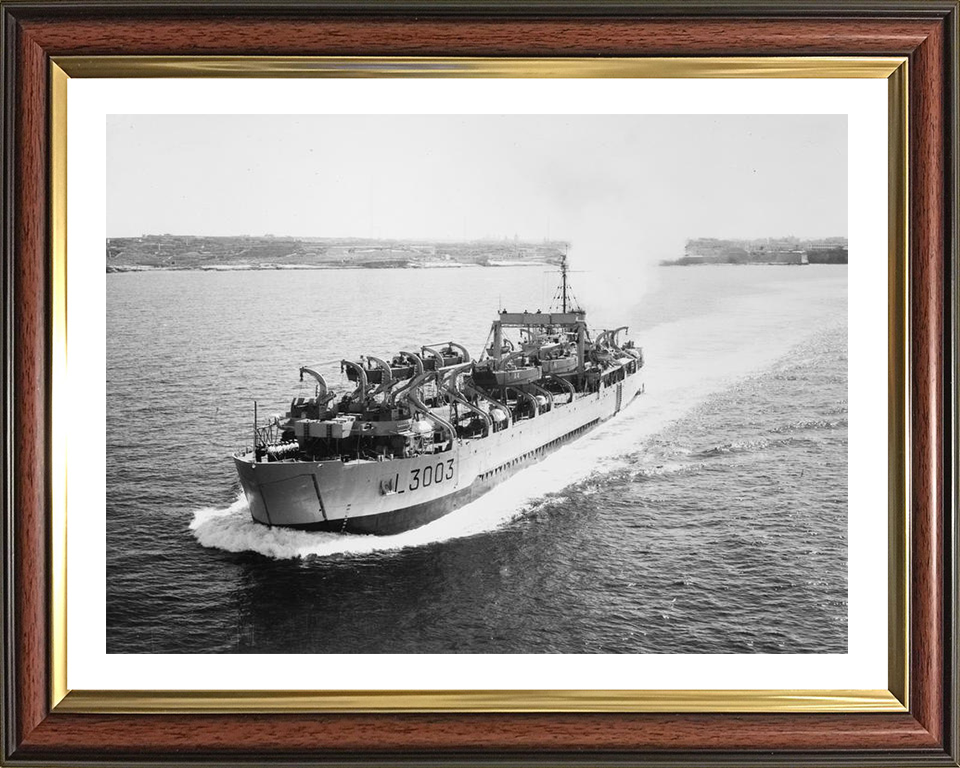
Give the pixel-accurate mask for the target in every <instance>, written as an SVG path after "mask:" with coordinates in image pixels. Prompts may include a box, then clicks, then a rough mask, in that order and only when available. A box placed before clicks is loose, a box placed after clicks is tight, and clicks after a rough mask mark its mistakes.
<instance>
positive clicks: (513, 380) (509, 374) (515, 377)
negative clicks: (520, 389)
mask: <svg viewBox="0 0 960 768" xmlns="http://www.w3.org/2000/svg"><path fill="white" fill-rule="evenodd" d="M492 373H493V376H494V378H495V379H496V381H497V386H498V387H516V386H519V385H521V384H532V383H533V382H535V381H536V380H537V379H539V378H541V376H542V375H543V374H542V372H541V370H540V366H539V365H524V366H520V367H518V368H508V369H506V370H495V371H492Z"/></svg>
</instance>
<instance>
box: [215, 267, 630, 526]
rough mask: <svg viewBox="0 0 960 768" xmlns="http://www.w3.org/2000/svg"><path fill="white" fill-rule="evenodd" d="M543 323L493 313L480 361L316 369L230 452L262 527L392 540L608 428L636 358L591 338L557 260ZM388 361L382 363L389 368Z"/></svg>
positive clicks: (443, 357)
mask: <svg viewBox="0 0 960 768" xmlns="http://www.w3.org/2000/svg"><path fill="white" fill-rule="evenodd" d="M560 277H561V281H560V286H559V287H558V290H557V295H556V296H555V302H554V303H553V305H551V307H550V308H549V309H548V311H546V312H542V311H540V310H539V309H538V310H537V311H536V312H528V311H526V310H524V311H523V312H508V311H507V310H505V309H501V310H499V311H498V313H497V315H496V317H495V319H494V321H493V323H492V325H491V328H490V333H489V335H488V337H487V342H486V343H485V344H484V349H483V352H482V354H481V355H479V356H478V357H477V358H474V357H473V356H471V354H470V353H469V352H468V350H467V349H466V347H464V346H463V345H461V344H459V343H457V342H455V341H446V342H441V343H429V344H422V345H418V346H416V347H412V348H410V349H407V350H402V351H398V352H397V353H396V354H393V355H390V356H386V357H375V356H372V355H367V356H363V357H361V358H360V359H358V360H348V359H344V360H342V361H340V368H341V373H342V374H344V373H345V374H346V381H347V382H348V385H349V391H345V392H337V391H335V390H334V389H333V388H331V387H330V386H329V385H328V383H327V380H326V378H325V377H324V375H323V374H322V373H321V372H320V371H319V370H317V369H318V368H319V367H321V366H318V365H306V366H303V367H301V368H300V381H301V382H303V381H304V380H305V379H306V380H307V381H308V382H312V383H313V384H314V388H313V394H312V395H310V396H298V397H295V398H294V399H293V401H292V402H291V404H290V408H289V411H288V412H287V413H286V414H285V415H281V414H278V415H276V416H274V417H273V418H271V419H269V420H268V421H267V422H266V423H265V424H264V425H260V424H259V423H258V421H257V416H256V405H255V406H254V409H255V415H254V423H253V444H252V445H250V446H247V447H245V448H242V449H241V450H239V451H238V452H237V453H236V454H234V457H233V458H234V462H235V464H236V468H237V472H238V475H239V479H240V485H241V487H242V489H243V493H244V495H245V497H246V501H247V504H248V506H249V509H250V514H251V516H252V517H253V519H254V520H255V521H256V522H258V523H262V524H264V525H268V526H279V527H289V528H295V529H303V530H318V531H330V532H334V533H342V534H379V535H390V534H396V533H401V532H403V531H408V530H411V529H413V528H417V527H419V526H422V525H425V524H427V523H429V522H432V521H433V520H436V519H438V518H440V517H442V516H444V515H446V514H449V513H450V512H452V511H454V510H456V509H458V508H460V507H462V506H464V505H466V504H468V503H469V502H471V501H473V500H474V499H477V498H479V497H480V496H482V495H483V494H485V493H487V492H488V491H489V490H491V489H492V488H494V487H495V486H497V485H499V484H500V483H502V482H503V481H504V480H506V479H507V478H508V477H510V476H511V475H514V474H515V473H517V472H520V471H522V470H523V469H524V468H526V467H529V466H531V465H532V464H535V463H537V462H539V461H541V460H542V459H544V458H545V457H547V456H548V455H550V454H551V453H553V452H554V451H556V450H558V449H560V448H562V446H564V445H565V444H567V443H569V442H571V441H573V440H576V439H577V438H579V437H581V436H583V435H584V434H586V433H587V432H588V431H590V430H592V429H594V428H595V427H597V426H598V425H599V424H602V423H603V422H605V421H606V420H608V419H610V418H612V417H614V416H616V415H617V414H618V413H619V412H620V411H621V410H622V409H623V408H625V407H626V406H627V405H628V404H630V403H631V401H633V400H634V398H635V397H637V396H638V395H639V394H641V393H643V391H644V385H643V378H642V376H643V366H644V360H643V350H642V348H640V347H637V346H636V345H635V344H634V343H633V342H632V341H628V340H626V339H625V335H626V334H627V333H628V331H629V329H628V328H627V327H626V326H623V327H618V328H614V329H610V330H602V331H598V332H595V333H593V334H592V333H591V331H590V329H589V327H588V325H587V319H586V311H585V310H584V309H582V308H581V307H580V305H579V303H578V302H577V301H576V300H575V297H573V294H572V291H571V290H570V287H569V282H568V268H567V259H566V256H564V257H563V258H562V260H561V264H560ZM388 358H389V359H388Z"/></svg>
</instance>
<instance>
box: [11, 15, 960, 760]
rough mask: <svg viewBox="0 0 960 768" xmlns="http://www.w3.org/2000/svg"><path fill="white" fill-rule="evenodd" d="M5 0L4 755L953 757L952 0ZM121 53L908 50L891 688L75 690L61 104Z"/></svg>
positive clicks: (164, 56)
mask: <svg viewBox="0 0 960 768" xmlns="http://www.w3.org/2000/svg"><path fill="white" fill-rule="evenodd" d="M0 11H2V24H3V29H2V40H3V57H2V67H3V69H2V73H0V80H2V86H3V91H2V92H3V112H2V121H3V122H2V130H0V132H2V135H3V149H2V157H3V188H2V189H3V207H2V210H3V221H2V233H3V237H2V246H0V247H2V263H3V296H4V310H5V311H4V317H3V330H4V333H3V344H4V349H3V356H2V358H3V374H4V375H3V394H4V409H3V417H2V418H3V434H4V450H3V457H4V463H3V478H4V479H3V491H4V495H3V512H4V528H3V544H4V564H5V567H4V576H3V578H4V582H3V586H4V589H3V595H4V622H3V638H2V639H3V648H4V659H3V664H4V668H3V687H4V696H3V724H2V725H3V744H2V752H0V757H2V761H3V763H4V764H9V765H50V764H54V763H56V764H79V763H81V762H91V761H94V762H96V763H98V764H131V763H137V764H139V763H144V762H155V761H163V762H171V763H183V764H187V763H194V762H199V761H203V762H217V763H224V764H227V763H229V764H239V763H250V764H253V763H256V764H260V763H264V762H284V763H293V762H313V763H326V764H347V763H350V764H374V763H376V764H401V763H404V764H425V763H431V764H489V763H491V762H496V763H498V764H503V763H509V764H530V765H533V764H546V763H550V764H557V763H563V764H573V763H584V764H601V763H603V764H605V763H618V764H620V763H629V764H644V765H659V764H664V765H666V764H689V763H694V762H696V763H698V764H748V763H749V764H757V765H761V764H762V765H787V764H826V763H830V764H851V765H854V764H855V765H868V764H869V765H881V764H883V765H903V764H920V763H923V764H929V765H953V766H956V765H958V754H960V746H958V742H960V732H958V711H957V710H958V707H957V701H958V676H957V627H956V618H957V568H956V555H957V546H956V545H957V511H956V506H955V504H956V499H957V464H956V459H957V457H956V442H955V441H956V435H957V431H956V430H957V412H956V406H957V381H956V331H957V329H956V314H957V299H958V296H957V284H956V280H957V239H956V235H957V233H956V227H957V200H958V197H957V192H958V190H957V160H958V155H960V153H958V146H957V111H956V110H957V107H956V102H957V84H958V82H957V66H958V64H957V54H958V48H957V20H958V5H957V3H956V2H942V1H941V0H932V1H931V2H904V1H903V0H891V1H890V2H880V0H875V1H874V2H867V3H859V2H848V3H837V2H833V1H828V2H819V1H817V0H813V1H812V2H811V1H809V0H808V1H807V2H797V1H796V0H788V1H787V2H780V3H767V2H756V3H754V2H735V3H728V4H723V3H719V4H718V3H701V2H698V1H696V0H695V1H694V2H687V3H682V4H671V3H658V2H652V3H630V2H626V3H594V4H589V5H588V4H564V3H543V4H540V3H538V4H507V3H471V4H455V3H435V4H390V5H389V6H388V5H383V6H381V5H363V4H346V3H322V2H321V3H317V2H313V3H296V2H282V3H268V2H237V0H226V1H225V2H198V3H184V2H180V3H173V2H164V0H154V1H153V2H137V3H111V2H108V1H97V0H71V1H70V2H63V1H60V0H58V1H54V0H47V1H46V2H17V1H9V2H2V3H0ZM104 57H122V58H123V61H125V62H126V66H127V72H128V73H129V74H138V75H139V76H156V75H157V74H163V73H167V74H169V73H170V72H171V71H174V70H173V69H171V67H173V68H177V67H179V68H180V72H181V73H184V72H186V74H188V75H189V74H194V75H195V74H198V73H204V72H205V73H207V74H210V73H211V72H214V71H216V73H217V74H218V75H220V76H231V75H232V76H243V75H251V74H256V73H257V71H258V68H259V71H261V72H262V71H263V70H262V67H263V66H273V67H274V69H273V70H271V71H273V72H274V73H276V72H277V71H278V69H277V68H279V71H280V72H281V73H282V74H286V75H294V74H298V67H299V65H298V63H297V62H298V61H302V59H303V57H322V58H323V59H325V60H326V61H328V62H329V61H331V60H334V59H344V60H347V61H349V60H353V57H364V58H366V59H367V60H370V59H372V58H373V57H376V58H377V60H379V61H381V62H384V61H386V62H387V63H388V64H389V63H390V60H391V59H395V58H397V57H404V60H405V61H408V62H409V61H411V60H410V59H409V58H407V57H440V58H443V59H448V60H451V59H454V58H458V59H460V60H462V61H467V60H469V61H473V62H475V63H474V64H473V65H469V64H467V65H465V67H466V68H465V69H462V70H460V71H454V72H452V74H453V75H455V76H456V75H458V74H459V75H463V74H468V71H469V69H470V66H475V67H477V68H479V70H480V71H483V68H484V67H490V66H491V62H492V63H493V64H492V65H493V66H496V65H497V62H507V61H509V60H511V59H513V60H517V59H521V60H537V61H541V62H542V61H549V60H551V59H553V60H556V59H566V60H571V59H577V60H580V61H586V60H588V59H589V60H599V62H600V63H601V65H602V62H603V60H604V59H610V60H613V59H624V60H630V59H638V58H639V59H653V58H655V57H659V58H674V57H684V58H685V59H688V60H692V61H693V62H694V64H693V65H691V66H692V67H694V69H691V70H690V71H700V72H701V73H704V72H706V73H708V74H709V66H710V62H711V60H713V59H715V58H716V57H741V58H742V57H748V58H749V61H751V62H753V64H749V65H748V64H747V63H746V62H747V58H743V61H744V66H756V67H758V69H762V68H763V67H764V66H769V62H767V63H766V64H765V63H764V62H763V61H762V60H763V59H764V58H770V57H777V58H793V59H799V60H800V61H802V60H803V59H809V60H810V61H814V60H817V59H822V61H821V62H820V66H821V67H823V66H826V65H825V64H824V63H823V62H824V61H826V60H827V59H830V58H832V59H834V60H843V59H845V58H847V59H851V58H852V59H864V57H870V58H882V59H887V60H894V59H899V60H901V63H902V66H900V65H899V64H898V65H897V66H896V67H895V68H894V69H893V70H892V73H891V75H890V89H891V95H892V96H893V97H894V99H893V100H896V99H901V100H902V103H903V105H904V107H905V111H906V114H905V115H902V116H901V117H903V118H904V119H902V120H901V119H897V120H891V123H890V127H891V129H892V130H893V131H894V134H893V138H892V140H891V145H892V146H894V145H898V146H900V147H901V148H902V147H908V152H906V153H899V154H892V155H891V159H892V160H893V163H892V165H894V166H896V165H897V164H898V163H899V164H900V169H901V170H902V169H904V168H907V167H908V168H909V173H908V174H907V175H904V176H903V178H905V179H906V184H905V185H902V186H901V187H899V193H900V194H894V195H892V196H891V202H890V204H891V211H892V212H893V214H894V215H891V230H890V240H891V244H892V245H891V247H892V248H897V249H899V250H898V251H897V252H898V253H901V254H902V256H903V257H904V259H905V263H906V269H905V270H901V271H897V270H894V271H893V272H892V273H891V274H892V276H893V278H894V279H893V280H892V281H891V296H890V305H891V317H893V318H894V320H896V317H902V318H903V319H904V323H903V324H898V323H896V322H894V323H893V325H892V330H891V337H890V339H891V341H890V345H891V352H890V355H891V360H892V361H897V360H901V361H903V362H904V365H905V366H906V368H905V370H902V371H901V375H900V376H899V377H898V375H897V366H896V365H892V367H891V380H890V383H891V393H892V397H891V403H892V405H891V424H892V432H893V435H892V438H891V440H892V442H891V446H892V452H893V453H895V454H896V456H895V457H894V458H895V459H899V460H900V463H901V465H902V467H903V469H904V471H903V473H894V477H893V482H892V485H891V489H890V495H891V499H900V498H901V497H902V501H903V503H902V504H899V507H898V508H900V509H901V510H902V515H901V516H900V517H897V515H896V514H893V515H892V516H891V520H892V523H891V533H892V535H891V540H892V543H893V545H894V547H897V546H899V547H900V550H898V551H902V552H903V554H904V558H903V560H902V561H899V560H897V559H896V558H894V560H893V562H892V564H893V567H892V569H891V579H892V581H891V584H892V585H894V589H893V590H892V592H891V594H892V596H893V597H894V601H893V602H892V603H891V606H892V611H891V633H890V637H891V653H890V680H891V683H890V690H889V691H885V692H881V693H882V694H883V695H882V696H879V697H876V696H875V697H874V699H875V700H874V699H870V698H869V697H867V699H869V700H865V699H864V698H862V697H861V698H859V699H858V698H857V697H856V696H852V697H848V699H849V700H844V701H841V700H840V699H841V698H842V697H841V696H839V695H838V697H837V698H836V700H835V701H834V702H833V704H832V706H831V707H820V706H816V705H809V703H808V705H806V706H804V703H803V702H802V701H797V700H790V701H786V699H789V698H790V697H789V696H785V699H784V701H781V702H779V703H778V702H777V701H773V700H768V701H767V702H766V703H765V704H758V703H757V699H756V698H755V697H754V698H750V697H749V696H747V697H741V698H740V699H739V700H737V697H736V696H734V695H732V694H730V693H729V692H721V693H724V694H726V695H725V697H723V696H721V697H719V698H718V697H713V701H707V699H710V698H711V697H709V696H707V697H705V698H704V699H702V700H701V701H699V702H698V701H697V700H696V697H691V696H688V697H686V698H685V699H682V700H678V699H675V698H671V697H669V696H662V697H661V698H660V699H659V701H657V700H656V697H655V696H654V697H653V698H648V699H647V700H646V703H645V705H644V706H631V705H630V704H629V703H625V702H623V701H618V700H615V699H614V698H613V697H611V698H610V699H609V700H607V701H603V700H601V701H589V702H586V703H583V702H580V703H579V704H578V702H577V701H576V700H575V699H576V697H574V700H573V701H572V702H567V704H566V705H562V704H561V703H558V702H557V700H555V699H549V698H548V699H537V698H536V697H528V699H527V700H526V701H525V703H523V705H522V706H521V705H518V706H504V705H503V704H502V700H501V703H499V704H498V703H497V702H496V701H495V702H494V703H493V704H489V703H488V704H486V705H480V704H477V705H476V706H470V705H469V703H468V700H467V699H465V698H463V697H460V698H455V700H453V701H449V702H444V701H442V700H441V699H440V698H439V697H437V696H436V695H434V696H433V697H432V699H427V698H425V697H423V696H417V695H416V694H412V695H411V696H410V697H409V699H408V700H403V701H401V700H399V699H397V698H396V697H395V699H394V700H393V701H392V702H391V701H390V700H387V699H383V700H382V701H381V704H380V706H373V707H371V706H365V705H364V704H363V703H362V702H361V703H357V702H356V701H352V700H349V699H348V700H346V701H345V702H343V703H342V704H341V705H339V706H338V705H335V704H334V703H331V702H327V704H326V705H325V706H317V704H316V701H310V700H306V701H305V700H304V699H303V698H302V697H297V696H290V695H287V694H278V696H275V697H272V698H273V700H272V701H270V698H271V697H268V696H263V695H260V696H258V695H255V694H254V695H249V696H233V697H223V696H220V697H217V696H206V697H204V696H202V695H199V696H197V695H195V696H189V695H185V694H171V695H169V696H165V697H164V696H161V697H149V696H147V697H142V698H141V699H136V698H135V697H128V698H126V699H122V698H121V699H118V698H116V697H114V698H110V697H100V698H97V697H96V696H89V695H88V696H86V697H83V696H72V697H71V696H70V695H68V692H67V691H66V689H65V668H64V666H63V665H64V663H65V654H64V653H63V647H62V641H63V636H64V635H63V633H64V632H65V624H64V615H63V608H64V606H65V599H66V597H65V594H64V589H65V582H64V580H63V574H62V573H61V569H62V567H61V565H60V564H61V563H62V557H63V552H62V547H63V544H64V541H63V538H64V537H63V533H62V530H63V526H62V525H61V523H62V519H61V518H62V514H63V513H62V510H61V509H60V506H62V505H58V499H60V500H61V501H62V499H61V498H60V497H61V496H62V493H63V490H62V487H61V486H62V479H61V478H60V476H59V472H60V471H61V470H62V465H61V463H58V462H61V461H62V460H61V458H60V455H59V454H58V449H57V442H56V438H57V433H56V429H55V426H54V421H53V413H54V411H55V407H56V393H55V392H54V390H53V386H52V382H53V380H54V377H55V374H56V371H57V367H58V365H60V364H61V362H62V355H63V347H62V345H63V343H64V339H65V334H64V328H63V323H64V317H63V315H62V308H63V307H64V306H65V304H64V302H65V300H66V296H65V294H62V292H63V291H64V290H65V286H64V280H63V274H62V270H63V269H64V262H63V252H62V249H63V227H64V226H65V224H66V219H65V211H64V210H63V208H62V206H61V205H60V204H59V203H58V201H59V200H61V199H62V195H63V192H64V190H63V189H62V188H61V186H62V185H63V183H64V173H63V169H62V168H59V167H58V165H57V164H58V163H60V162H62V160H63V152H62V149H63V144H62V143H63V142H64V141H65V135H64V134H63V133H62V132H58V130H57V125H58V124H59V123H58V121H57V119H56V118H57V116H58V115H60V116H62V112H63V109H64V104H63V101H62V99H63V97H64V94H65V89H64V88H63V81H62V78H63V77H64V76H69V75H71V74H72V75H73V76H81V75H82V74H84V73H85V74H86V76H92V75H96V74H101V75H103V74H111V75H112V76H115V75H116V72H117V70H116V64H117V60H113V61H112V63H111V60H110V59H108V58H104ZM250 57H260V58H259V59H257V58H250ZM264 57H266V58H264ZM346 57H349V58H346ZM598 57H599V58H598ZM258 61H259V62H260V64H259V65H257V62H258ZM184 62H187V63H188V67H187V69H184V68H183V64H184ZM568 65H569V61H568ZM583 66H584V67H588V66H590V65H589V63H585V64H584V65H583ZM697 66H700V69H699V70H696V69H695V68H696V67H697ZM111 67H113V68H112V69H111ZM191 67H192V69H191ZM211 67H213V68H211ZM315 69H316V68H315V67H314V73H315ZM547 69H548V68H547ZM373 71H375V68H374V70H373ZM893 72H896V73H897V74H893ZM299 74H304V70H303V69H302V67H300V68H299ZM907 81H908V82H909V90H907V87H906V86H907ZM900 131H902V132H903V133H902V134H900V133H898V132H900ZM897 139H902V141H901V142H900V143H899V144H898V142H897ZM895 189H896V188H895ZM898 211H899V212H901V213H902V212H904V211H905V212H907V214H906V215H905V216H903V217H901V216H899V215H895V214H897V212H898ZM903 219H905V220H903ZM901 246H902V247H901ZM897 328H899V329H900V330H899V332H898V331H897V330H896V329H897ZM898 394H899V395H902V397H903V398H905V399H904V400H902V401H901V402H902V403H904V404H903V405H901V406H898V405H897V395H898ZM891 505H892V508H893V507H894V506H895V505H894V503H893V501H892V502H891ZM907 526H909V527H907ZM58 532H60V533H58ZM897 585H899V586H897ZM901 630H902V631H901ZM715 693H716V692H715ZM803 698H804V697H803V696H797V697H794V699H803Z"/></svg>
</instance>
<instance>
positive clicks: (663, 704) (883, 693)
mask: <svg viewBox="0 0 960 768" xmlns="http://www.w3.org/2000/svg"><path fill="white" fill-rule="evenodd" d="M71 77H78V78H79V77H84V78H88V77H98V78H151V77H165V78H232V77H246V78H265V77H266V78H270V77H274V78H279V77H284V78H289V77H312V78H323V77H337V78H350V77H359V78H363V77H391V78H394V77H395V78H406V77H426V78H440V77H467V78H470V77H477V78H564V77H567V78H720V79H733V78H751V79H760V78H763V79H769V78H858V79H859V78H871V79H886V80H887V81H888V84H889V86H888V93H889V110H888V147H889V150H888V151H889V155H888V161H889V162H888V201H889V202H888V207H889V211H888V217H889V219H888V229H889V253H888V269H889V297H888V313H889V315H888V320H889V325H888V338H889V347H888V365H889V369H888V370H889V378H888V386H889V411H888V418H889V510H888V512H889V527H888V534H889V535H888V547H889V553H888V575H889V581H888V598H889V600H888V640H889V644H888V647H889V653H888V687H889V690H497V691H493V690H470V691H456V690H418V691H389V690H381V691H365V690H364V691H360V690H357V691H329V690H327V691H322V690H321V691H250V690H238V691H222V690H221V691H199V690H194V691H157V690H150V691H146V690H70V689H69V688H68V685H67V565H66V558H67V531H66V520H67V461H66V457H67V454H66V445H67V438H68V435H67V431H66V428H65V424H64V420H63V416H64V414H65V413H66V408H65V398H66V379H65V376H66V370H67V300H68V299H67V268H66V266H67V242H66V227H67V178H66V176H67V90H68V81H69V79H70V78H71ZM49 85H50V104H51V108H50V126H49V128H50V145H49V146H50V179H49V191H50V206H49V216H50V222H49V224H50V238H51V242H50V248H51V273H50V277H51V286H52V305H53V306H52V322H51V332H52V336H53V338H52V344H51V349H52V360H51V372H52V377H53V380H52V386H51V412H52V417H53V418H52V429H51V432H52V435H51V454H52V455H51V468H52V478H51V484H52V510H51V528H50V558H51V560H50V562H51V571H50V573H51V577H50V630H51V632H50V705H51V708H52V709H54V710H55V711H56V712H58V713H59V712H70V713H82V712H90V713H117V714H136V713H161V712H163V713H201V712H204V713H242V712H287V713H291V712H316V713H320V712H358V713H361V712H369V713H373V712H377V713H386V712H665V713H674V712H676V713H680V712H726V713H736V712H741V713H743V712H776V713H800V712H818V713H825V712H904V711H907V706H908V703H909V702H908V699H907V695H908V691H909V664H908V658H909V657H908V652H909V647H910V636H909V603H908V599H909V589H908V587H909V575H910V561H909V549H908V545H909V530H910V528H909V523H910V518H909V510H908V505H907V499H908V496H907V491H908V489H909V472H908V463H907V462H908V457H909V451H908V450H907V449H908V444H907V441H908V439H909V434H910V433H909V423H908V413H909V411H908V408H907V402H908V401H907V396H908V395H909V392H908V389H907V377H906V370H907V363H908V360H909V350H908V343H907V342H908V338H909V337H908V335H907V306H908V302H907V299H908V291H909V283H908V280H907V275H908V272H907V268H908V229H907V222H908V202H907V180H908V170H909V169H908V152H907V138H908V134H907V130H908V125H907V105H908V63H907V60H906V58H904V57H840V56H837V57H724V58H604V59H581V58H562V59H559V58H558V59H544V58H541V59H533V58H456V57H453V58H450V57H390V58H385V57H374V58H369V57H247V56H212V57H174V56H64V57H54V58H53V59H52V60H51V64H50V80H49Z"/></svg>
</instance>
